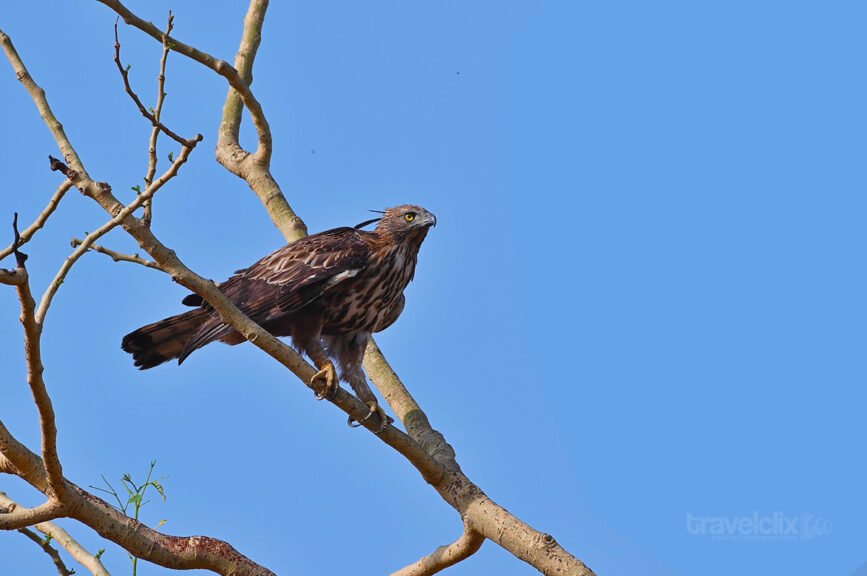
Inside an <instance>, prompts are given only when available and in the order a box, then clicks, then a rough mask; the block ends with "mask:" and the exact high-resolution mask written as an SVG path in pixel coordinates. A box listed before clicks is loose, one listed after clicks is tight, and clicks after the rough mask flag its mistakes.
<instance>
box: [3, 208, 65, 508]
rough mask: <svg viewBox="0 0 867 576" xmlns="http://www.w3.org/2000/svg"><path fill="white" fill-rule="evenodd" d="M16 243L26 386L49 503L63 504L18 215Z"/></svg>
mask: <svg viewBox="0 0 867 576" xmlns="http://www.w3.org/2000/svg"><path fill="white" fill-rule="evenodd" d="M12 228H13V232H14V234H15V240H14V241H13V242H12V246H13V250H12V251H13V253H14V254H15V259H16V260H17V263H18V267H17V269H16V271H17V272H18V273H19V274H21V275H23V276H24V281H23V282H21V283H20V284H17V285H16V286H15V288H16V290H17V291H18V300H19V302H20V305H21V324H23V326H24V356H25V358H26V362H27V383H28V384H29V385H30V391H31V393H32V394H33V402H34V403H35V404H36V409H37V411H38V412H39V427H40V431H41V432H42V460H43V462H44V465H45V472H46V475H47V479H48V491H47V493H48V496H49V502H51V501H52V500H56V501H57V502H60V503H62V502H63V497H64V495H65V491H64V489H65V486H64V484H63V466H62V465H61V464H60V457H59V456H58V455H57V425H56V423H55V418H54V407H53V406H52V404H51V397H50V396H49V395H48V390H47V389H46V387H45V381H44V380H43V378H42V372H43V367H42V350H41V347H42V338H41V336H42V326H41V324H40V323H39V322H37V320H36V301H35V300H34V299H33V294H32V293H31V291H30V281H29V278H28V277H27V268H26V267H25V265H24V262H25V261H26V260H27V256H26V255H25V254H22V253H21V252H19V250H18V248H19V247H20V246H21V235H20V234H19V232H18V214H15V219H14V220H13V221H12Z"/></svg>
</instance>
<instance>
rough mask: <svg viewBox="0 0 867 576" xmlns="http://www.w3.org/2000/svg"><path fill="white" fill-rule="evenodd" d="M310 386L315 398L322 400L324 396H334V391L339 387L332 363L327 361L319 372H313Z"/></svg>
mask: <svg viewBox="0 0 867 576" xmlns="http://www.w3.org/2000/svg"><path fill="white" fill-rule="evenodd" d="M310 386H312V387H313V391H314V392H315V393H316V399H317V400H324V399H325V398H331V397H332V396H334V393H335V392H337V389H338V388H339V387H340V383H339V380H338V378H337V370H335V368H334V364H332V363H331V362H329V363H328V364H326V365H325V366H324V367H323V368H322V369H321V370H320V371H319V372H317V373H316V374H314V375H313V378H311V379H310Z"/></svg>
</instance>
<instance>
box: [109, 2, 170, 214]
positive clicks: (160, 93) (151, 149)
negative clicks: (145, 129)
mask: <svg viewBox="0 0 867 576" xmlns="http://www.w3.org/2000/svg"><path fill="white" fill-rule="evenodd" d="M174 21H175V17H174V16H173V15H172V11H171V10H169V21H168V25H167V26H166V33H165V34H163V55H162V58H160V74H159V76H158V77H157V105H156V107H155V108H154V121H155V122H156V124H157V125H156V126H154V127H153V130H151V137H150V140H149V141H148V171H147V174H145V178H144V181H145V186H146V187H147V186H150V185H151V182H153V180H154V175H155V174H156V172H157V139H158V138H159V136H160V127H159V123H160V116H161V115H162V112H163V102H165V99H166V61H167V60H168V59H169V51H170V49H169V40H168V39H169V34H171V33H172V28H173V27H174ZM114 26H115V35H117V22H115V25H114ZM153 205H154V199H153V198H151V199H150V200H148V201H147V202H145V205H144V214H143V215H142V220H143V221H144V223H145V226H150V225H151V220H152V219H153Z"/></svg>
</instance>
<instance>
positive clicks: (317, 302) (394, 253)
mask: <svg viewBox="0 0 867 576" xmlns="http://www.w3.org/2000/svg"><path fill="white" fill-rule="evenodd" d="M377 221H378V222H379V224H377V226H376V228H375V229H374V230H373V231H370V232H368V231H366V230H362V229H361V228H363V227H364V226H366V225H367V224H371V223H373V222H377ZM435 225H436V216H434V215H433V214H431V213H430V212H428V211H427V210H425V209H424V208H422V207H420V206H412V205H403V206H396V207H393V208H388V209H387V210H385V211H384V212H382V217H381V218H376V219H373V220H369V221H367V222H364V223H362V224H359V225H358V226H355V227H354V228H350V227H343V228H334V229H333V230H326V231H325V232H319V233H318V234H312V235H310V236H307V237H305V238H302V239H300V240H296V241H295V242H291V243H289V244H287V245H286V246H284V247H283V248H280V249H279V250H277V251H275V252H273V253H271V254H269V255H268V256H265V257H264V258H262V259H261V260H259V261H258V262H256V263H255V264H253V265H252V266H250V267H249V268H245V269H243V270H239V271H238V272H236V273H235V275H234V276H232V277H231V278H229V279H228V280H226V281H225V282H223V283H222V284H220V285H219V289H220V291H221V292H223V294H225V295H226V297H227V298H229V300H231V301H232V302H233V303H234V304H235V306H237V307H238V308H239V309H240V310H241V311H242V312H244V313H245V314H246V315H247V316H249V317H250V318H251V319H252V320H254V321H255V322H257V323H258V324H259V325H261V326H262V327H263V328H265V329H266V330H268V331H269V332H270V333H272V334H274V335H275V336H291V338H292V344H293V345H294V346H295V347H296V348H297V349H298V350H299V351H302V352H304V353H306V354H307V355H308V356H309V357H310V359H311V360H313V362H314V364H315V365H316V367H317V368H318V369H319V372H317V373H316V375H315V376H314V377H313V381H312V382H311V385H312V386H313V388H314V390H315V391H316V396H317V398H319V399H322V398H328V397H331V396H332V395H333V394H334V393H335V391H336V390H337V387H338V386H339V383H338V375H337V371H336V369H335V367H334V364H333V363H332V362H331V360H330V358H333V359H334V360H335V361H336V362H337V365H338V366H339V368H340V379H342V380H343V381H345V382H348V383H349V384H350V386H352V389H353V390H354V391H355V394H356V395H357V396H358V398H359V399H360V400H361V401H362V402H364V403H365V404H367V406H368V408H369V409H370V412H369V413H368V415H367V416H366V417H365V418H364V419H363V420H362V421H364V420H367V419H368V418H370V417H371V416H373V415H377V416H378V417H379V419H380V422H381V428H380V430H382V429H384V428H385V426H387V425H388V423H389V419H388V417H387V416H386V414H385V412H384V411H383V409H382V408H381V407H380V406H379V404H378V403H377V401H376V397H375V396H374V395H373V392H371V390H370V388H369V387H368V385H367V380H366V378H365V375H364V369H363V368H362V360H363V358H364V350H365V348H366V346H367V343H368V341H369V340H370V335H371V334H372V333H374V332H379V331H381V330H385V329H386V328H388V327H389V326H391V325H392V324H393V323H394V321H395V320H397V318H398V316H400V313H401V312H402V311H403V307H404V303H405V299H404V295H403V291H404V289H405V288H406V286H407V285H408V284H409V282H410V281H411V280H412V278H413V276H414V274H415V266H416V261H417V259H418V251H419V248H420V247H421V244H422V241H423V240H424V239H425V236H426V235H427V233H428V230H429V229H430V228H431V226H435ZM183 303H184V304H186V305H189V306H196V309H195V310H192V311H189V312H185V313H183V314H178V315H177V316H171V317H169V318H166V319H164V320H160V321H159V322H155V323H153V324H148V325H147V326H143V327H141V328H139V329H138V330H135V331H134V332H131V333H129V334H127V335H126V336H124V338H123V342H122V343H121V347H122V348H123V349H124V350H125V351H126V352H129V353H130V354H132V356H133V359H134V361H135V365H136V366H138V367H139V368H140V369H142V370H146V369H148V368H153V367H154V366H158V365H159V364H162V363H163V362H166V361H168V360H170V359H173V358H177V359H178V364H180V363H182V362H183V361H184V360H185V359H186V358H187V356H189V355H190V354H192V353H193V352H194V351H195V350H198V349H199V348H201V347H202V346H205V345H206V344H209V343H211V342H214V341H220V342H225V343H226V344H229V345H235V344H240V343H241V342H244V341H245V338H244V336H243V335H241V334H240V333H239V332H237V331H236V330H234V329H233V328H231V327H230V326H228V325H226V324H224V323H223V322H222V320H221V319H220V315H219V314H218V313H217V312H216V311H215V310H214V309H213V308H212V307H211V306H210V305H208V303H207V302H205V301H204V300H203V299H202V297H201V296H198V295H196V294H191V295H189V296H187V297H186V298H184V300H183ZM329 357H330V358H329Z"/></svg>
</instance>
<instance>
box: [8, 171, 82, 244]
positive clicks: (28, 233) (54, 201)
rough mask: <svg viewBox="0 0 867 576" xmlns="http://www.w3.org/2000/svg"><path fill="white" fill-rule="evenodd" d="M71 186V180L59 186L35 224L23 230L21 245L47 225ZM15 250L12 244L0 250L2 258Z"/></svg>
mask: <svg viewBox="0 0 867 576" xmlns="http://www.w3.org/2000/svg"><path fill="white" fill-rule="evenodd" d="M70 188H72V182H70V181H69V180H65V181H63V182H62V183H61V184H60V186H58V187H57V191H56V192H55V193H54V195H53V196H52V197H51V200H49V201H48V206H46V207H45V210H43V211H42V212H41V213H40V214H39V216H37V218H36V220H35V221H34V222H33V224H31V225H30V226H28V227H27V228H26V229H24V231H22V232H21V241H20V243H19V244H18V245H19V247H20V246H21V245H23V244H26V243H27V242H29V241H30V239H31V238H33V235H34V234H36V232H38V231H39V230H40V229H41V228H42V227H43V226H45V223H46V222H47V221H48V218H49V217H51V215H52V214H54V210H56V209H57V205H58V204H60V200H61V199H62V198H63V196H64V195H66V193H67V192H68V191H69V189H70ZM13 250H14V248H13V247H12V246H11V245H10V246H9V247H8V248H4V249H3V250H0V260H3V259H4V258H6V257H7V256H9V255H10V254H12V251H13Z"/></svg>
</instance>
